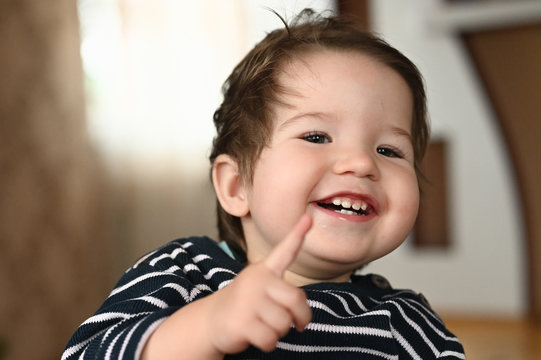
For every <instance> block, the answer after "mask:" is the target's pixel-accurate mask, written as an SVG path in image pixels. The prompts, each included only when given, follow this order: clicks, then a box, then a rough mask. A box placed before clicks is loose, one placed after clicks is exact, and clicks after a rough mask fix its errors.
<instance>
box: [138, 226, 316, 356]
mask: <svg viewBox="0 0 541 360" xmlns="http://www.w3.org/2000/svg"><path fill="white" fill-rule="evenodd" d="M311 226H312V218H311V217H309V216H308V215H305V216H303V217H302V218H301V219H300V220H299V222H298V223H297V224H296V225H295V227H294V228H293V230H291V232H290V233H289V234H288V236H287V237H286V238H285V239H284V240H282V241H281V242H280V243H279V244H278V245H277V246H276V247H275V248H274V249H273V250H272V252H271V253H270V254H269V256H268V257H267V258H266V259H265V260H263V261H261V262H259V263H255V264H250V265H248V266H247V267H246V268H245V269H244V270H243V271H242V272H241V273H240V274H239V275H238V276H237V277H236V278H235V280H234V281H233V282H232V283H231V284H229V285H228V286H226V287H225V288H223V289H222V290H220V291H218V292H216V293H214V294H212V295H209V296H207V297H205V298H203V299H200V300H197V301H194V302H192V303H190V304H188V305H186V306H184V307H183V308H181V309H180V310H178V311H177V312H176V313H174V314H173V315H171V316H170V317H169V318H168V319H167V320H165V321H164V322H163V323H162V324H160V326H159V327H158V328H157V329H156V331H155V332H154V333H153V334H152V336H151V337H150V339H149V341H148V342H147V344H146V346H145V348H144V349H143V353H142V359H145V360H146V359H160V360H164V359H178V358H183V359H206V360H209V359H221V358H223V356H224V355H225V354H234V353H238V352H241V351H243V350H245V349H246V348H247V347H248V346H250V345H253V346H255V347H257V348H259V349H261V350H263V351H270V350H273V349H274V348H275V347H276V343H277V342H278V340H279V339H280V338H281V337H283V336H284V335H285V334H287V333H288V332H289V331H290V329H291V325H292V324H294V325H295V327H296V329H297V330H298V331H302V330H303V329H304V328H305V327H306V325H308V323H309V322H310V320H311V318H312V312H311V310H310V307H309V306H308V303H307V302H306V295H305V293H304V291H302V290H301V289H299V288H297V287H295V286H293V285H291V284H288V283H287V282H285V281H284V279H283V276H284V273H285V271H286V270H287V269H288V268H289V266H290V265H291V264H292V263H293V262H294V261H295V259H296V257H297V255H298V253H299V251H300V249H301V247H302V244H303V241H304V237H305V235H306V233H307V232H308V230H310V227H311Z"/></svg>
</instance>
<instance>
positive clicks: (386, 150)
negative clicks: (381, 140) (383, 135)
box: [377, 146, 404, 158]
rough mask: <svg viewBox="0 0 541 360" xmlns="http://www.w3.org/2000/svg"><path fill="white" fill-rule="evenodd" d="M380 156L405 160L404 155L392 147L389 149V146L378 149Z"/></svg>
mask: <svg viewBox="0 0 541 360" xmlns="http://www.w3.org/2000/svg"><path fill="white" fill-rule="evenodd" d="M377 151H378V154H381V155H383V156H387V157H395V158H403V157H404V155H402V153H401V152H400V151H398V150H396V149H394V148H392V147H388V146H381V147H378V150H377Z"/></svg>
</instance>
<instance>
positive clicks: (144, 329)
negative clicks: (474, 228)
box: [62, 237, 465, 360]
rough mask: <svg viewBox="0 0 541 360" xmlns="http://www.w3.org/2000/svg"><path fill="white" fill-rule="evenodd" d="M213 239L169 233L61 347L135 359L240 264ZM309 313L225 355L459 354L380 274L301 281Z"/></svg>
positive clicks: (422, 306) (417, 302) (419, 307)
mask: <svg viewBox="0 0 541 360" xmlns="http://www.w3.org/2000/svg"><path fill="white" fill-rule="evenodd" d="M242 268H243V266H242V264H241V263H240V262H238V261H236V260H234V259H232V258H231V257H229V256H228V255H227V254H226V253H225V252H224V251H223V250H222V249H221V248H220V247H219V246H218V245H217V244H216V242H214V241H213V240H211V239H209V238H207V237H191V238H187V239H179V240H175V241H173V242H171V243H169V244H167V245H165V246H163V247H162V248H160V249H158V250H156V251H154V252H151V253H150V254H148V255H146V256H144V257H143V258H141V259H140V260H139V261H138V262H137V263H136V264H135V265H133V266H132V267H131V268H130V269H128V270H127V271H126V273H125V274H124V275H123V276H122V278H121V279H120V281H119V282H118V284H117V285H116V286H115V288H114V289H113V291H112V292H111V294H110V295H109V296H108V297H107V299H106V300H105V302H104V303H103V304H102V306H101V307H100V308H99V309H98V311H97V312H96V313H95V315H93V316H92V317H90V318H89V319H88V320H86V321H85V322H83V323H82V324H81V325H80V326H79V328H78V329H77V330H76V332H75V333H74V334H73V336H72V338H71V339H70V341H69V343H68V344H67V346H66V349H65V350H64V353H63V355H62V360H68V359H138V358H139V357H140V354H141V351H142V349H143V347H144V345H145V343H146V341H147V339H148V338H149V336H150V335H151V334H152V332H153V331H154V330H155V329H156V328H157V327H158V326H159V325H160V323H161V322H162V321H163V320H165V319H166V318H167V317H168V316H169V315H171V314H172V313H174V312H175V311H176V310H178V309H180V308H181V307H182V306H184V305H186V304H188V303H190V302H192V301H195V300H197V299H200V298H202V297H205V296H207V295H209V294H212V293H213V292H215V291H218V290H220V289H221V288H223V287H224V286H227V285H228V284H229V283H230V282H231V281H233V279H234V278H235V276H236V275H237V274H238V273H239V272H240V271H241V270H242ZM303 289H304V291H305V292H306V295H307V299H308V303H309V305H310V307H311V309H312V320H311V322H310V324H308V326H307V327H306V329H305V330H304V331H303V332H297V331H296V330H295V329H292V330H291V331H290V332H289V333H288V334H287V335H286V336H284V337H283V338H282V339H280V341H279V342H278V344H277V347H276V349H275V350H274V351H272V352H269V353H265V352H262V351H260V350H258V349H256V348H253V347H250V348H248V349H247V350H246V351H244V352H242V353H240V354H234V355H227V356H226V357H225V359H336V358H340V359H379V360H381V359H465V356H464V350H463V348H462V345H461V344H460V342H459V340H458V339H457V338H456V337H455V336H454V335H453V334H452V333H450V332H449V331H448V330H447V329H446V327H445V325H444V324H443V322H442V320H441V319H440V318H439V316H438V315H437V314H436V313H435V312H434V311H433V310H432V309H431V308H430V306H429V305H428V303H427V301H426V300H425V299H424V297H423V296H422V295H420V294H417V293H415V292H412V291H410V290H395V289H392V288H391V287H390V285H389V283H388V282H387V281H386V280H385V279H384V278H383V277H381V276H379V275H374V274H371V275H362V276H358V275H354V276H352V278H351V281H350V282H348V283H319V284H312V285H307V286H304V287H303Z"/></svg>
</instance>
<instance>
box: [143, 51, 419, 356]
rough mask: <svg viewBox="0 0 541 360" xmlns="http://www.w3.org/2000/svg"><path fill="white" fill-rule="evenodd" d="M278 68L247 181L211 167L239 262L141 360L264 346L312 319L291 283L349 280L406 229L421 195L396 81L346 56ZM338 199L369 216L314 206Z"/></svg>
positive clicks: (219, 164) (405, 100) (163, 330)
mask: <svg viewBox="0 0 541 360" xmlns="http://www.w3.org/2000/svg"><path fill="white" fill-rule="evenodd" d="M283 70H284V71H283V72H282V74H281V75H280V78H279V80H280V82H281V84H282V85H284V86H286V87H287V88H288V89H290V90H291V91H290V92H288V95H287V96H286V97H284V99H283V100H284V101H285V102H286V103H287V104H288V106H277V107H276V108H275V109H274V115H275V118H274V129H273V133H272V138H271V141H270V143H269V145H268V146H267V147H266V148H265V149H264V150H263V152H262V153H261V156H260V158H259V159H258V161H257V163H256V164H255V165H256V166H255V169H254V174H253V182H252V183H250V184H245V183H243V182H242V181H241V180H239V179H240V176H239V174H238V168H237V167H236V163H235V162H234V161H233V160H232V159H231V158H230V157H228V156H227V155H220V156H219V157H218V158H217V159H216V161H215V163H214V168H213V179H214V183H215V188H216V192H217V195H218V198H219V200H220V202H221V204H222V206H223V207H224V209H226V210H227V211H229V212H231V213H232V214H233V215H235V216H239V217H240V218H241V221H242V225H243V229H244V231H245V237H246V243H247V249H248V251H247V255H248V262H249V265H248V266H246V268H245V269H244V270H243V271H242V272H241V273H240V274H239V275H238V276H237V277H236V278H235V281H233V282H232V283H231V284H230V285H228V286H226V287H225V288H223V289H222V290H220V291H218V292H216V293H214V294H212V295H209V296H207V297H205V298H203V299H200V300H197V301H195V302H193V303H190V304H188V305H186V306H185V307H183V308H181V309H180V310H178V311H177V312H176V313H175V314H173V315H172V316H170V317H169V318H168V319H166V320H165V321H164V322H163V323H161V324H160V326H158V328H157V329H156V331H155V332H154V333H153V334H152V335H151V337H150V339H149V341H148V342H147V344H146V346H145V348H144V350H143V359H175V358H180V357H181V356H182V357H184V358H189V359H221V358H223V356H224V354H228V353H236V352H240V351H243V350H245V349H246V348H247V347H248V346H249V345H254V346H256V347H258V348H260V349H262V350H264V351H270V350H272V349H274V348H275V346H276V343H277V341H278V340H279V339H280V338H281V337H282V336H284V335H285V334H286V333H287V332H288V331H290V325H291V324H294V325H295V327H296V328H297V330H299V331H302V330H303V329H304V328H305V327H306V325H307V324H308V323H309V322H310V319H311V310H310V307H309V306H308V304H307V302H306V296H305V293H304V291H302V290H301V289H299V288H298V286H302V285H306V284H311V283H315V282H324V281H333V282H336V281H347V280H348V279H349V277H350V276H351V272H352V271H353V270H354V269H356V268H358V267H359V266H361V265H363V264H366V263H367V262H370V261H372V260H375V259H377V258H379V257H381V256H384V255H385V254H387V253H389V252H391V251H392V250H394V249H395V248H396V247H397V246H399V245H400V244H401V243H402V242H403V241H404V239H405V238H406V236H407V235H408V233H409V231H410V230H411V228H412V226H413V224H414V221H415V218H416V215H417V210H418V205H419V192H418V185H417V177H416V174H415V170H414V166H413V155H414V154H413V146H412V143H411V140H410V129H411V117H412V96H411V93H410V90H409V88H408V87H407V85H406V83H405V82H404V80H403V79H402V78H401V77H400V76H399V75H398V74H397V73H395V72H394V71H393V70H392V69H390V68H388V67H386V66H385V65H382V64H381V63H379V62H377V61H374V60H373V59H371V58H369V57H367V56H364V55H362V54H358V53H354V52H337V51H327V50H322V51H321V50H320V51H317V52H313V53H309V54H305V56H303V58H302V61H293V62H291V63H289V64H288V65H287V66H286V67H285V68H284V69H283ZM295 94H296V95H295ZM269 189H272V191H269ZM336 198H339V199H341V200H344V201H351V202H353V203H354V202H357V203H358V204H362V203H365V204H366V207H367V212H366V213H365V215H350V214H347V213H346V214H342V213H337V212H334V211H332V210H330V209H325V208H324V207H322V206H321V203H330V202H332V200H333V199H336Z"/></svg>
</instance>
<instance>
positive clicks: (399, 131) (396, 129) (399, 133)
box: [391, 126, 413, 144]
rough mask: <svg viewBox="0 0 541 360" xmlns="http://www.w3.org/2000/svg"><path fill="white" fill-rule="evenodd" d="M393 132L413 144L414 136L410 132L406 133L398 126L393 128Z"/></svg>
mask: <svg viewBox="0 0 541 360" xmlns="http://www.w3.org/2000/svg"><path fill="white" fill-rule="evenodd" d="M391 131H392V132H393V133H394V134H396V135H398V136H403V137H406V138H408V141H409V142H410V143H412V144H413V136H412V135H411V134H410V132H409V131H406V130H404V129H402V128H400V127H398V126H392V127H391Z"/></svg>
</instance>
